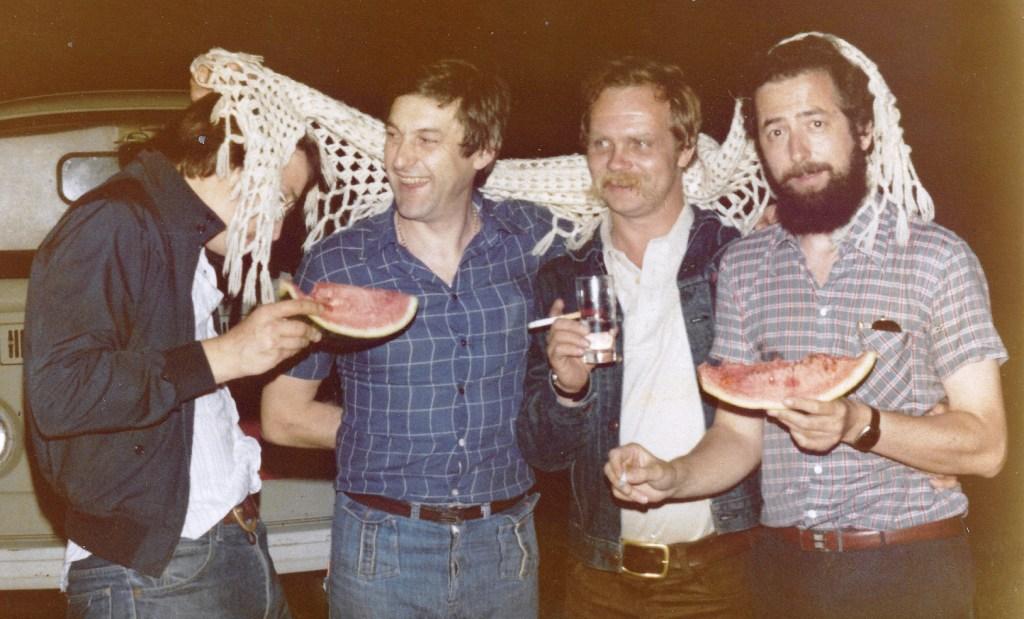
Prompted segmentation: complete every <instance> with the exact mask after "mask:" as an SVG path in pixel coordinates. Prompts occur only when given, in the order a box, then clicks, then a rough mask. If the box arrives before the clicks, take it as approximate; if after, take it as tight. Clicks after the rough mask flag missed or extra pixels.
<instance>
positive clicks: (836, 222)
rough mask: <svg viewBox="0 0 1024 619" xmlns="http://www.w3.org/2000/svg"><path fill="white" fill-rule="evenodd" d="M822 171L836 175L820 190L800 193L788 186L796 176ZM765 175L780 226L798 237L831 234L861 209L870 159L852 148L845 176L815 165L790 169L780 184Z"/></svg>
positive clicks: (822, 165)
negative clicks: (788, 182)
mask: <svg viewBox="0 0 1024 619" xmlns="http://www.w3.org/2000/svg"><path fill="white" fill-rule="evenodd" d="M821 170H828V171H830V172H833V176H832V178H831V179H830V180H829V182H828V184H827V185H825V187H824V188H822V189H820V190H818V191H815V192H812V193H799V192H796V191H793V190H792V189H790V188H789V185H787V184H786V181H787V180H789V179H790V178H792V177H794V176H797V175H800V174H807V173H811V172H817V171H821ZM766 176H767V177H768V184H769V185H770V186H771V188H772V191H773V192H774V193H775V197H776V200H777V204H778V206H777V207H776V211H775V213H776V215H777V216H778V219H779V225H781V226H782V228H783V229H784V230H787V231H788V232H790V233H791V234H793V235H797V236H799V235H804V234H828V233H830V232H833V231H834V230H838V229H839V228H841V227H843V226H845V225H846V224H847V223H849V222H850V219H852V218H853V216H854V214H855V213H856V212H857V210H858V209H859V208H860V205H861V202H863V201H864V196H866V195H867V192H868V186H867V157H866V156H865V154H864V151H862V150H861V149H859V148H854V149H853V152H852V153H851V155H850V166H849V169H847V171H846V172H845V173H843V174H835V173H834V171H833V169H832V167H831V166H829V165H827V164H813V163H812V164H807V165H804V166H801V167H799V168H797V169H794V170H791V171H790V172H789V173H787V175H786V176H785V177H784V178H783V179H782V181H781V182H780V181H778V180H776V179H774V178H773V177H772V175H771V174H767V175H766Z"/></svg>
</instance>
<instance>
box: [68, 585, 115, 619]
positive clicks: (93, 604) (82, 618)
mask: <svg viewBox="0 0 1024 619" xmlns="http://www.w3.org/2000/svg"><path fill="white" fill-rule="evenodd" d="M112 606H113V605H112V602H111V590H110V587H103V588H101V589H93V590H92V591H83V592H81V593H74V594H69V595H68V614H67V617H68V619H112V618H113V608H112Z"/></svg>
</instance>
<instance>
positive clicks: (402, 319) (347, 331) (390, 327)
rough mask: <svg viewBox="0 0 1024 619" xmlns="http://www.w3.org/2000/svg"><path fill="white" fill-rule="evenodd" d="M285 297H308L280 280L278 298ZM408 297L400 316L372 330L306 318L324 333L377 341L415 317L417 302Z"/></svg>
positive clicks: (317, 317) (320, 318) (286, 281)
mask: <svg viewBox="0 0 1024 619" xmlns="http://www.w3.org/2000/svg"><path fill="white" fill-rule="evenodd" d="M286 295H287V296H290V297H292V298H293V299H301V298H306V297H308V296H309V295H307V294H305V293H303V292H302V290H300V289H299V287H298V286H296V285H295V283H293V282H291V281H288V280H285V279H282V280H281V281H280V283H279V291H278V296H279V297H281V298H284V297H285V296H286ZM408 297H409V303H408V304H407V306H406V309H405V312H404V313H403V314H402V315H401V316H399V317H398V318H397V319H396V320H393V321H392V322H389V323H387V324H384V325H381V326H379V327H376V328H372V329H363V328H355V327H351V326H349V325H344V324H340V323H337V322H332V321H330V320H327V319H325V318H323V317H322V316H317V315H315V314H309V315H308V316H307V318H309V319H310V320H311V321H312V322H313V324H315V325H317V326H318V327H320V328H321V329H323V330H324V331H328V332H330V333H334V334H336V335H342V336H345V337H351V338H357V339H361V340H372V339H378V338H382V337H387V336H389V335H392V334H394V333H397V332H398V331H401V330H402V329H404V328H405V326H406V325H408V324H409V323H410V322H411V321H412V319H413V317H414V316H415V315H416V309H417V308H418V307H419V300H418V299H417V298H416V297H414V296H412V295H408Z"/></svg>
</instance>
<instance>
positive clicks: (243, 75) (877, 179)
mask: <svg viewBox="0 0 1024 619" xmlns="http://www.w3.org/2000/svg"><path fill="white" fill-rule="evenodd" d="M806 36H821V37H824V38H826V39H828V40H829V41H831V42H832V43H833V44H834V45H835V46H836V47H837V48H838V49H839V51H840V52H841V53H842V54H843V55H844V56H845V57H846V58H847V59H849V60H850V61H851V62H854V63H855V64H857V65H858V66H860V67H861V68H862V69H863V70H864V72H865V73H866V74H867V75H868V78H869V83H868V87H869V89H870V90H871V92H872V94H873V95H874V97H875V102H874V117H875V121H874V133H873V138H874V149H873V150H872V152H871V154H870V155H869V157H868V173H869V178H870V179H871V180H872V182H873V183H874V184H876V185H877V186H878V188H879V191H880V192H881V194H882V197H883V198H884V199H883V200H879V201H872V205H871V206H870V208H873V209H874V210H875V213H874V214H875V219H874V222H875V224H874V225H873V226H869V228H868V230H867V231H866V232H865V234H864V236H863V237H861V238H860V239H857V240H858V241H859V242H863V243H866V244H867V245H868V246H870V245H871V244H872V243H873V242H874V234H875V231H876V229H877V223H878V218H879V214H880V213H881V211H882V209H883V208H884V206H885V204H886V203H887V202H892V203H893V204H895V205H896V207H897V209H898V211H899V218H898V227H897V237H898V240H899V242H900V243H906V241H907V239H908V238H909V223H908V222H909V219H911V218H920V219H923V220H925V221H929V220H931V219H932V217H933V216H934V207H933V204H932V199H931V196H930V195H929V194H928V192H927V191H926V190H925V188H924V186H923V185H922V184H921V182H920V180H919V179H918V177H917V174H916V172H915V170H914V166H913V164H912V163H911V161H910V147H909V146H907V145H906V143H905V142H904V141H903V130H902V128H901V127H900V124H899V121H900V113H899V110H898V109H897V108H896V98H895V97H894V96H893V94H892V92H891V91H890V90H889V87H888V86H887V85H886V83H885V80H884V79H882V76H881V75H880V74H879V72H878V68H877V66H876V65H875V64H874V63H873V62H872V61H871V60H869V59H868V58H867V57H866V56H864V54H863V53H861V52H860V51H859V50H858V49H856V48H855V47H853V46H852V45H850V44H849V43H847V42H846V41H844V40H842V39H839V38H838V37H834V36H832V35H828V34H822V33H816V32H809V33H802V34H799V35H796V36H794V37H791V38H790V39H786V40H785V41H782V42H781V43H780V45H781V44H782V43H785V42H788V41H792V40H796V39H799V38H803V37H806ZM262 61H263V59H262V58H261V57H259V56H253V55H248V54H241V53H232V52H227V51H225V50H222V49H213V50H210V52H208V53H206V54H204V55H201V56H199V57H197V58H196V59H195V60H194V61H193V62H192V67H191V68H192V74H193V78H194V79H195V80H196V82H197V83H199V84H200V85H201V86H204V87H206V88H209V89H211V90H214V91H216V92H218V93H220V94H221V95H222V98H221V101H220V103H219V104H218V105H217V106H216V107H215V108H214V110H213V117H214V118H215V119H218V118H219V119H228V118H234V119H235V122H236V123H237V126H236V125H235V124H230V123H228V124H227V136H228V139H227V140H225V143H224V145H223V146H222V147H221V150H220V152H219V157H218V166H217V171H218V174H220V175H226V174H227V171H228V170H227V168H228V142H229V141H234V142H242V143H244V144H245V146H246V157H245V163H244V166H243V171H242V174H241V175H240V177H239V179H238V181H237V184H236V186H235V188H234V191H235V195H236V196H240V197H241V202H240V204H239V208H238V211H237V213H236V215H235V217H234V219H233V220H232V221H231V222H230V224H229V226H228V251H227V256H226V260H225V266H224V268H225V271H226V272H227V275H228V292H229V293H230V294H233V295H234V294H237V293H238V292H239V290H240V289H241V290H242V291H243V305H245V306H246V307H248V306H251V305H253V304H255V303H256V300H257V297H256V294H257V288H258V289H259V293H260V300H261V301H262V302H268V301H271V300H273V297H274V290H273V284H272V282H271V278H270V274H269V270H268V267H267V265H268V262H269V259H270V245H271V242H272V239H273V228H274V223H275V222H276V221H277V219H278V218H279V217H280V216H281V210H282V209H281V207H282V199H281V190H280V182H281V179H280V170H281V168H282V166H284V164H285V163H287V161H288V159H289V158H290V157H291V155H292V153H293V152H294V150H295V143H296V142H297V141H298V140H299V138H300V137H302V135H304V134H305V135H310V136H311V137H313V138H314V139H315V141H316V143H317V146H318V148H319V150H320V155H321V172H322V174H323V176H324V178H325V180H326V181H327V187H328V188H327V189H326V190H325V191H320V190H318V189H313V190H311V191H310V192H309V194H308V195H307V196H306V202H305V204H304V211H305V218H306V226H307V229H308V231H309V233H308V235H307V237H306V240H305V242H304V244H303V247H304V248H305V249H309V247H310V246H311V245H312V244H313V243H315V242H316V241H318V240H320V239H322V238H324V237H325V236H327V235H328V234H331V233H333V232H336V231H339V230H344V229H346V228H348V227H349V226H351V225H352V224H354V223H355V222H357V221H359V220H361V219H364V218H366V217H370V216H372V215H375V214H377V213H381V212H383V211H385V210H387V209H388V208H389V206H390V203H391V188H390V187H389V185H388V183H387V177H386V175H385V172H384V165H383V158H384V125H383V123H382V122H381V121H379V120H377V119H375V118H373V117H371V116H368V115H366V114H364V113H362V112H359V111H358V110H356V109H353V108H351V107H349V106H348V105H346V104H344V103H342V102H341V101H337V100H335V99H332V98H330V97H328V96H326V95H324V94H323V93H321V92H318V91H316V90H314V89H312V88H310V87H308V86H306V85H304V84H301V83H299V82H296V81H295V80H292V79H290V78H288V77H286V76H283V75H280V74H278V73H275V72H274V71H272V70H270V69H268V68H266V67H264V66H263V65H262ZM200 69H202V70H201V71H200ZM683 185H684V188H685V191H686V196H687V200H688V201H689V202H691V203H693V204H696V205H697V206H698V207H700V208H704V209H708V210H711V211H714V212H715V213H716V214H717V215H718V216H719V218H720V219H721V220H722V221H723V222H724V223H726V224H728V225H731V226H734V227H736V228H738V229H739V230H740V231H741V232H742V233H744V234H745V233H747V232H749V231H750V230H751V229H752V228H753V227H754V225H755V224H756V222H757V221H758V220H759V219H760V217H761V214H762V212H763V210H764V207H765V206H767V205H768V203H769V202H770V201H771V199H772V196H771V191H770V189H769V187H768V184H767V182H766V181H765V178H764V174H763V171H762V169H761V166H760V164H759V162H758V158H757V152H756V150H755V148H754V145H753V143H752V142H751V141H750V140H749V139H748V138H747V136H746V134H745V131H744V128H743V120H742V115H741V113H740V104H739V102H737V103H736V107H735V110H734V114H733V121H732V125H731V126H730V129H729V132H728V134H727V136H726V138H725V140H724V141H723V142H722V143H721V144H718V143H717V142H716V141H715V140H714V139H713V138H711V137H709V136H707V135H705V134H701V135H700V136H699V137H698V141H697V157H696V160H695V161H694V162H693V163H692V164H691V165H690V166H689V167H688V168H687V169H686V171H685V172H684V173H683ZM482 191H483V193H484V194H485V195H487V196H488V197H490V198H494V199H522V200H529V201H532V202H535V203H536V204H538V205H540V206H541V207H542V208H545V209H547V210H548V211H549V212H550V214H551V221H552V224H553V226H552V231H551V233H550V234H548V236H547V237H545V238H544V239H542V240H541V241H540V242H539V243H538V245H537V246H536V247H535V248H534V251H535V252H537V253H542V252H543V251H544V250H546V249H547V248H548V247H549V246H550V244H551V243H552V242H553V240H554V239H555V237H556V235H560V236H563V237H565V238H566V242H567V244H568V246H569V247H570V248H576V247H579V246H581V245H582V244H584V243H585V242H586V241H587V240H588V239H589V238H590V237H591V236H592V235H593V233H594V230H596V229H597V227H598V225H599V224H600V222H601V219H602V217H603V215H604V213H605V211H606V207H605V206H604V205H603V204H602V202H601V201H600V199H599V198H598V197H596V196H595V195H594V193H593V191H592V188H591V179H590V174H589V172H588V170H587V165H586V160H585V158H584V157H583V156H582V155H570V156H561V157H548V158H542V159H502V160H500V161H498V162H497V163H496V165H495V167H494V170H493V172H492V173H491V175H490V177H489V178H488V180H487V183H486V184H485V185H484V187H483V188H482ZM250 229H252V230H253V231H254V234H252V235H250V234H248V233H247V231H249V230H250ZM246 255H249V256H250V257H251V262H252V265H251V267H250V269H249V272H248V274H247V275H246V278H245V282H244V286H243V282H242V281H241V278H242V272H243V262H242V259H243V257H244V256H246Z"/></svg>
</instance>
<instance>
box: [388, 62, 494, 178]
mask: <svg viewBox="0 0 1024 619" xmlns="http://www.w3.org/2000/svg"><path fill="white" fill-rule="evenodd" d="M392 92H393V93H394V97H392V99H395V98H398V97H400V96H402V95H420V96H423V97H429V98H430V99H433V100H435V101H437V102H438V103H439V104H441V105H448V104H450V103H452V102H456V103H457V104H458V109H456V111H455V118H456V119H457V120H458V121H459V124H461V125H462V131H463V136H462V144H461V146H462V155H463V156H464V157H469V156H470V155H472V154H474V153H476V152H478V151H480V150H492V151H494V154H495V159H497V155H498V152H499V151H500V150H501V144H502V136H503V135H504V133H505V126H506V125H507V124H508V116H509V110H510V109H511V107H512V105H511V99H512V96H511V94H510V93H509V88H508V85H507V84H506V83H505V81H504V80H502V79H501V78H500V77H499V76H498V75H496V74H494V73H489V72H484V71H481V70H480V69H478V68H477V67H476V66H475V65H473V64H471V63H469V62H466V61H465V60H456V59H446V60H438V61H436V62H433V63H431V64H429V65H425V66H423V67H421V68H420V70H419V73H417V74H416V75H415V76H413V78H412V80H411V81H410V82H408V83H406V84H399V85H397V86H395V87H393V88H392ZM493 166H494V162H491V165H489V166H488V167H487V168H486V169H485V170H482V175H481V176H482V178H486V176H487V174H489V173H490V170H491V168H492V167H493ZM478 178H481V177H478ZM481 180H482V179H481Z"/></svg>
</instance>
